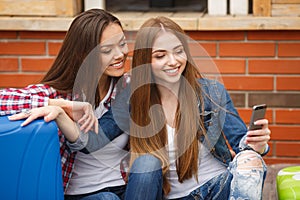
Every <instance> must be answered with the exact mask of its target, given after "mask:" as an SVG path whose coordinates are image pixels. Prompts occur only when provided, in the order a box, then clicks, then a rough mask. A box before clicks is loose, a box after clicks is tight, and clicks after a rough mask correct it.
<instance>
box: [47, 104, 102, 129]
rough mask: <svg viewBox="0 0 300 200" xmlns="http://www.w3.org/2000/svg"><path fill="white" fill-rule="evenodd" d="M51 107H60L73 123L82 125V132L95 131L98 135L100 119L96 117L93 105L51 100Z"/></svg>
mask: <svg viewBox="0 0 300 200" xmlns="http://www.w3.org/2000/svg"><path fill="white" fill-rule="evenodd" d="M49 105H56V106H60V107H61V108H62V109H63V110H64V111H65V112H66V113H67V114H68V116H69V117H70V118H71V119H72V120H73V121H75V122H77V123H78V124H79V125H80V130H84V131H85V132H88V131H89V130H94V131H95V132H96V133H98V119H97V118H96V116H95V115H94V109H93V107H92V105H91V104H89V103H87V102H80V101H68V100H64V99H49Z"/></svg>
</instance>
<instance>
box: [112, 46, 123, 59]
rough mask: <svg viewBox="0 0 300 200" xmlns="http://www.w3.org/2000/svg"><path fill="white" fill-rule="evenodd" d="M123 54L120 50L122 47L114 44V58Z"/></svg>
mask: <svg viewBox="0 0 300 200" xmlns="http://www.w3.org/2000/svg"><path fill="white" fill-rule="evenodd" d="M123 55H124V52H123V51H122V49H121V48H120V47H118V46H116V47H115V50H114V58H115V59H118V58H121V57H123Z"/></svg>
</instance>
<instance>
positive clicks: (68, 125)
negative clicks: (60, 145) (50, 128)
mask: <svg viewBox="0 0 300 200" xmlns="http://www.w3.org/2000/svg"><path fill="white" fill-rule="evenodd" d="M55 121H56V123H57V126H58V127H59V129H60V130H61V131H62V132H63V134H64V135H65V137H66V138H67V140H68V141H69V142H71V143H72V142H75V141H76V140H77V139H78V137H79V134H80V130H79V127H78V126H77V124H76V123H75V122H74V121H73V120H71V119H70V117H69V116H68V115H67V114H66V113H65V112H64V111H63V110H61V113H60V114H59V116H58V117H57V118H56V119H55Z"/></svg>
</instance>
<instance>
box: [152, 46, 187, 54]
mask: <svg viewBox="0 0 300 200" xmlns="http://www.w3.org/2000/svg"><path fill="white" fill-rule="evenodd" d="M179 47H183V45H182V44H179V45H177V46H176V47H174V48H173V50H174V49H177V48H179ZM164 51H167V50H166V49H157V50H154V51H152V53H156V52H164Z"/></svg>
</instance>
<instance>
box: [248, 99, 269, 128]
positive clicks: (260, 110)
mask: <svg viewBox="0 0 300 200" xmlns="http://www.w3.org/2000/svg"><path fill="white" fill-rule="evenodd" d="M266 109H267V105H266V104H261V105H255V106H253V108H252V115H251V119H250V125H249V130H258V129H261V128H262V126H261V125H254V122H255V121H257V120H259V119H264V118H265V114H266Z"/></svg>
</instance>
